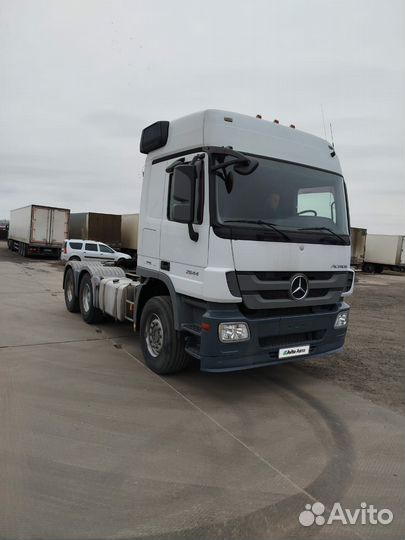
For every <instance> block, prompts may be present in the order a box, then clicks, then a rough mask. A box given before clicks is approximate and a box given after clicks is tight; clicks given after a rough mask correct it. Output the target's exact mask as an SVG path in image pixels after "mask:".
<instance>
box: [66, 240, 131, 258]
mask: <svg viewBox="0 0 405 540" xmlns="http://www.w3.org/2000/svg"><path fill="white" fill-rule="evenodd" d="M60 258H61V260H62V261H64V262H66V261H97V262H102V261H119V262H120V263H122V262H123V261H124V260H126V259H131V256H130V255H127V254H126V253H121V252H119V251H115V250H114V249H113V248H112V247H110V246H107V244H103V243H102V242H94V241H93V240H74V239H72V240H65V242H64V244H63V249H62V252H61V255H60Z"/></svg>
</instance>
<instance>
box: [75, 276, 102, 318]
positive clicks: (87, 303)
mask: <svg viewBox="0 0 405 540" xmlns="http://www.w3.org/2000/svg"><path fill="white" fill-rule="evenodd" d="M79 302H80V311H81V314H82V317H83V320H84V321H85V322H86V323H88V324H97V323H98V322H100V321H101V319H102V317H103V314H102V313H101V311H100V310H99V309H98V308H96V307H94V304H93V286H92V284H91V278H90V275H89V274H85V275H84V276H83V278H82V280H81V282H80V291H79Z"/></svg>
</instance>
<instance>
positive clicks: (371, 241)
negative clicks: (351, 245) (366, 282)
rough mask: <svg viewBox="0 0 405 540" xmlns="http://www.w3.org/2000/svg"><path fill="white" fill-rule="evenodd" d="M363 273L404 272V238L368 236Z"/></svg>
mask: <svg viewBox="0 0 405 540" xmlns="http://www.w3.org/2000/svg"><path fill="white" fill-rule="evenodd" d="M363 270H364V272H371V273H374V272H376V273H377V274H380V273H381V272H382V271H383V270H394V271H400V272H405V236H401V235H389V234H368V235H367V241H366V254H365V258H364V265H363Z"/></svg>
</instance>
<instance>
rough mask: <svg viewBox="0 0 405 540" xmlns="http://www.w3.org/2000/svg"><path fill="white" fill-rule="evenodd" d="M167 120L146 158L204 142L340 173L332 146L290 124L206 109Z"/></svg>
mask: <svg viewBox="0 0 405 540" xmlns="http://www.w3.org/2000/svg"><path fill="white" fill-rule="evenodd" d="M165 124H166V125H167V124H168V134H167V141H166V144H164V146H162V147H161V148H158V149H156V150H153V151H151V152H149V153H148V157H147V160H152V162H153V160H156V159H159V158H164V157H165V156H168V159H170V156H171V155H172V154H178V153H181V152H183V151H190V150H193V149H196V151H199V149H201V147H205V146H231V147H232V148H233V149H234V150H238V151H240V152H248V153H251V154H255V155H258V156H263V157H269V158H275V159H280V160H284V161H291V162H293V163H301V164H303V165H308V166H312V167H317V168H321V169H326V170H330V171H332V172H336V173H339V174H341V168H340V164H339V160H338V158H337V156H336V155H333V154H334V150H333V148H332V146H331V145H330V144H329V143H328V141H326V140H325V139H322V138H320V137H317V136H315V135H311V134H309V133H305V132H304V131H301V130H299V129H295V128H293V127H287V126H283V125H281V124H278V123H275V122H270V121H268V120H263V119H260V118H255V117H251V116H248V115H245V114H239V113H235V112H230V111H222V110H217V109H207V110H205V111H200V112H196V113H193V114H190V115H188V116H183V117H182V118H178V119H177V120H173V121H171V122H165Z"/></svg>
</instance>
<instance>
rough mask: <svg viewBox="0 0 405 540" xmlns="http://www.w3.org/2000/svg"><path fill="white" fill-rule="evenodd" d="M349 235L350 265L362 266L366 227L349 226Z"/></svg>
mask: <svg viewBox="0 0 405 540" xmlns="http://www.w3.org/2000/svg"><path fill="white" fill-rule="evenodd" d="M350 237H351V247H352V254H351V261H350V264H351V266H353V267H355V268H362V267H363V264H364V256H365V253H366V238H367V229H359V228H358V227H350Z"/></svg>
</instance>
